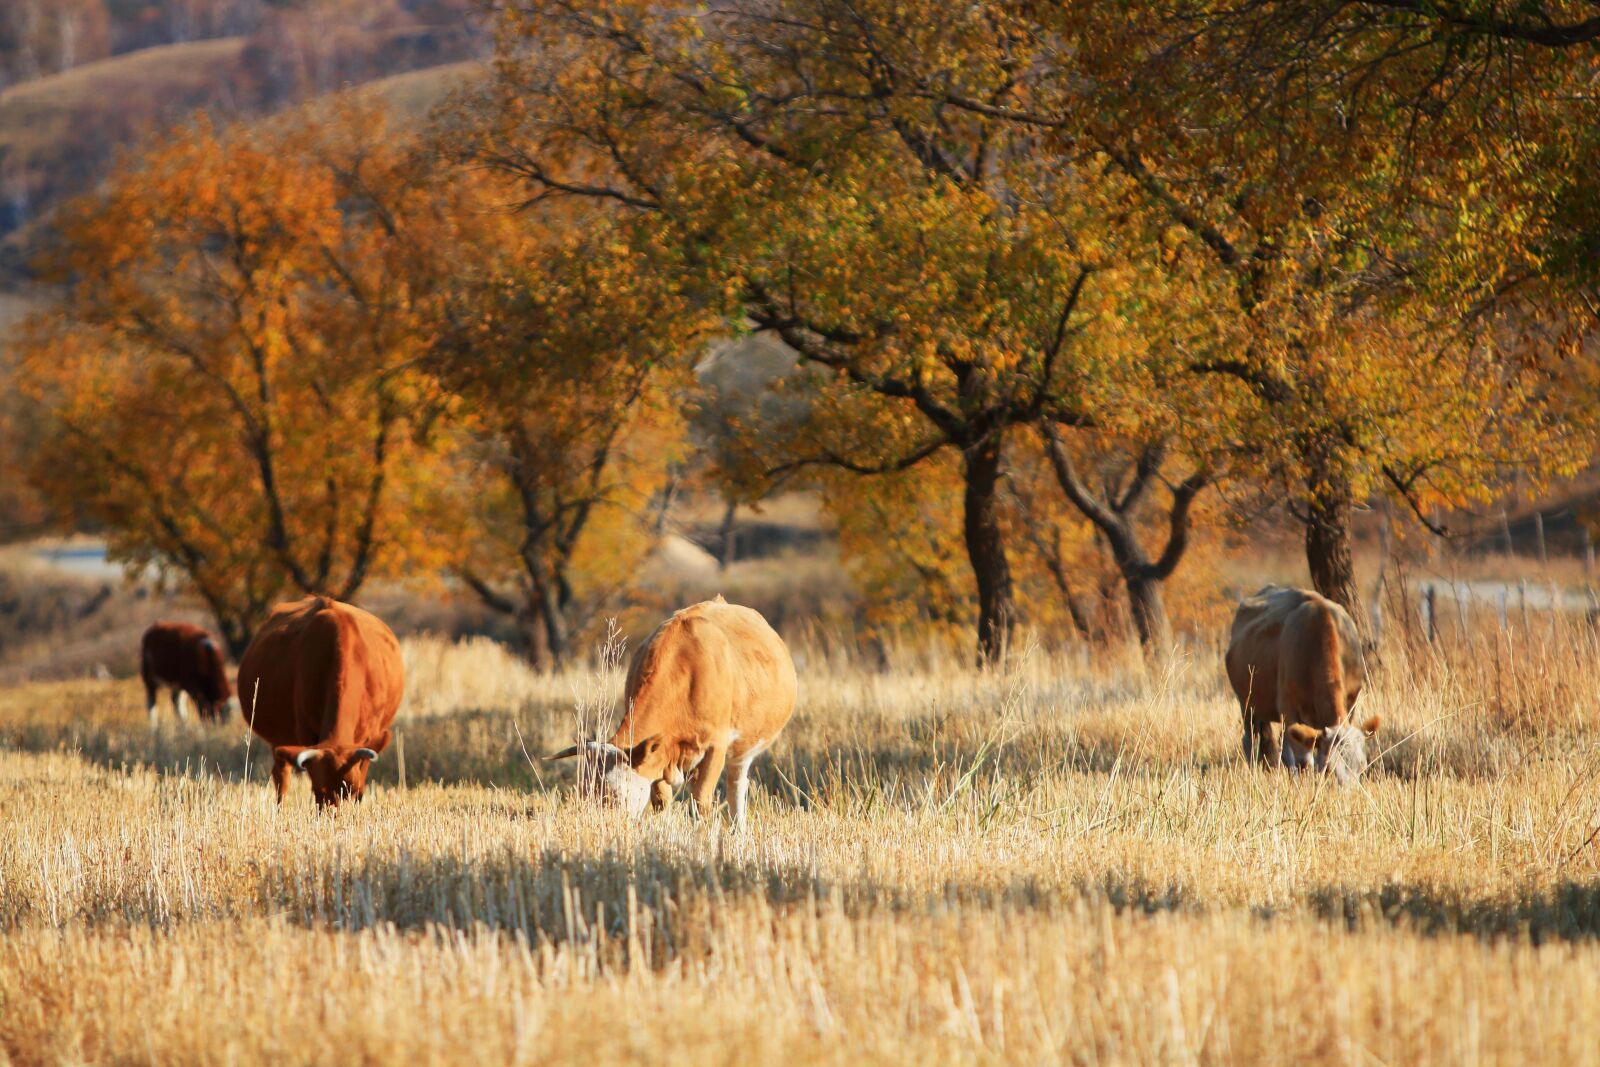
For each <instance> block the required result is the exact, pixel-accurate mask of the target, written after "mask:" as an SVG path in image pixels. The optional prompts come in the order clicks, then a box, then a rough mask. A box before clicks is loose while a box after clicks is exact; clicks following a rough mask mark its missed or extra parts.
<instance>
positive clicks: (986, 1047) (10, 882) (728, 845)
mask: <svg viewBox="0 0 1600 1067" xmlns="http://www.w3.org/2000/svg"><path fill="white" fill-rule="evenodd" d="M1593 640H1594V639H1593V636H1592V635H1591V634H1589V633H1588V632H1587V631H1586V629H1585V628H1584V627H1582V626H1581V625H1564V626H1559V627H1554V628H1546V630H1545V631H1543V632H1534V630H1533V629H1531V628H1530V629H1529V630H1527V631H1519V632H1514V633H1506V634H1501V633H1498V632H1496V633H1493V634H1490V633H1487V632H1486V633H1484V634H1482V635H1481V636H1479V637H1473V638H1471V639H1470V640H1463V641H1457V642H1455V643H1453V644H1452V643H1450V642H1447V641H1444V640H1441V641H1439V642H1436V643H1434V644H1432V645H1429V644H1427V643H1426V642H1425V641H1420V642H1419V641H1409V642H1408V641H1407V640H1403V639H1400V638H1396V639H1395V640H1394V641H1392V642H1391V644H1390V645H1389V646H1388V647H1386V649H1385V652H1384V655H1383V657H1382V660H1381V663H1380V664H1379V665H1378V667H1377V669H1376V670H1375V677H1374V685H1373V687H1372V689H1371V690H1370V692H1369V693H1368V694H1367V695H1366V696H1365V697H1364V698H1363V703H1364V704H1366V703H1370V704H1371V706H1372V707H1373V709H1374V710H1376V711H1379V712H1381V713H1382V714H1383V715H1384V716H1385V718H1386V725H1385V728H1384V734H1383V736H1384V738H1385V744H1386V746H1387V750H1386V751H1385V753H1384V755H1383V757H1382V758H1381V759H1380V760H1379V761H1378V765H1377V767H1376V768H1375V770H1374V773H1373V774H1372V775H1371V776H1370V777H1369V778H1368V779H1367V780H1366V781H1365V782H1364V783H1363V784H1362V785H1361V786H1360V787H1359V788H1355V789H1349V790H1344V789H1338V788H1335V787H1333V786H1332V785H1331V783H1329V782H1327V781H1324V780H1320V779H1312V778H1305V779H1295V778H1291V777H1289V776H1287V775H1263V774H1258V773H1256V772H1255V771H1253V770H1251V769H1249V768H1247V767H1244V766H1242V765H1241V762H1240V758H1239V755H1238V719H1237V711H1236V709H1235V707H1234V705H1233V703H1232V698H1231V696H1229V695H1228V694H1226V693H1225V692H1224V691H1223V687H1222V684H1221V681H1220V672H1219V670H1218V667H1217V663H1216V659H1215V651H1214V650H1211V649H1191V650H1189V651H1187V652H1185V653H1181V654H1179V655H1177V656H1175V657H1174V658H1172V659H1170V660H1169V661H1167V662H1164V663H1161V664H1158V665H1154V666H1147V665H1145V664H1144V663H1143V662H1142V661H1140V660H1138V659H1137V658H1135V657H1133V656H1132V655H1131V654H1127V653H1123V652H1115V653H1088V652H1085V651H1081V650H1080V651H1067V652H1058V653H1044V652H1039V651H1035V652H1032V653H1025V652H1024V653H1019V654H1018V655H1017V656H1016V657H1015V658H1014V660H1013V662H1012V663H1011V664H1010V665H1008V667H1007V668H1006V669H1004V670H999V671H992V672H987V673H979V672H976V671H973V670H971V669H969V668H967V667H966V666H964V665H963V664H962V663H961V662H960V661H958V660H957V659H954V658H952V657H951V656H949V655H947V654H945V653H942V652H939V651H937V650H933V651H923V652H919V651H917V650H898V651H895V652H892V653H891V655H890V656H889V662H888V663H886V664H882V665H879V664H876V663H875V664H874V665H873V666H866V665H864V664H863V663H862V662H861V661H860V660H859V659H857V658H855V657H852V656H851V655H849V654H848V653H847V652H845V651H843V650H841V649H839V648H837V647H835V648H828V647H818V648H807V649H802V650H801V651H800V653H799V658H800V660H801V672H800V673H801V677H802V695H801V703H800V710H799V713H798V714H797V716H796V719H795V721H794V723H793V724H792V725H791V726H790V728H789V730H788V731H787V732H786V733H785V735H784V736H783V738H782V740H781V741H780V743H779V744H778V745H777V746H776V747H775V749H774V751H773V752H772V754H771V756H770V758H769V759H766V760H764V761H763V762H761V763H759V764H758V765H757V769H756V772H755V773H756V778H757V784H756V787H755V789H753V791H752V794H753V795H752V829H751V831H750V832H749V833H747V834H743V835H737V834H733V833H731V832H728V831H726V830H725V829H723V828H722V827H720V826H717V825H707V824H704V823H700V822H698V821H696V820H694V819H692V818H691V817H690V815H689V814H688V812H687V810H686V809H687V805H683V804H680V805H679V806H678V809H677V810H675V811H674V812H672V813H670V814H668V815H667V816H664V817H653V818H646V819H645V820H643V821H641V822H638V823H633V822H629V821H627V820H625V819H622V818H620V817H617V816H616V815H614V814H611V813H607V812H602V811H597V810H595V809H593V808H591V807H589V806H586V805H584V804H581V803H579V802H577V801H574V800H573V799H571V798H570V797H569V796H568V795H567V793H566V791H565V789H564V783H565V782H566V780H567V779H566V778H565V774H566V773H567V771H566V770H565V769H564V768H562V769H561V770H560V771H559V772H557V773H552V771H551V770H549V769H547V767H545V766H543V765H540V764H538V763H537V762H535V761H530V759H529V758H528V757H529V756H530V755H534V756H536V755H537V754H538V753H539V752H540V751H542V750H545V749H546V747H547V746H555V745H557V744H564V743H566V742H567V740H569V739H570V737H571V735H572V733H573V732H574V731H575V730H583V731H585V732H595V731H596V730H597V728H598V727H601V726H602V725H603V726H606V727H609V725H610V724H611V720H610V716H611V715H612V714H613V712H611V711H610V710H609V704H610V702H611V701H613V700H614V699H615V696H616V692H617V690H618V689H619V688H620V670H619V669H618V667H617V666H616V663H617V659H616V658H615V657H613V659H612V660H611V661H610V664H609V665H602V666H600V667H598V668H597V667H596V666H594V665H590V666H586V667H581V668H575V669H573V670H571V671H568V672H565V673H562V674H556V675H541V674H537V673H534V672H531V671H528V670H526V669H525V668H523V667H522V666H520V665H519V664H518V663H517V662H516V661H514V660H511V659H509V658H507V657H505V656H504V655H503V654H502V653H501V652H500V651H499V650H498V649H496V648H495V647H494V646H491V645H485V644H477V643H466V644H462V645H448V644H445V643H442V642H436V641H428V640H410V641H407V642H406V645H405V652H406V657H407V663H408V667H409V670H410V672H411V679H412V685H411V692H410V695H409V697H408V704H407V707H406V710H405V711H404V712H403V715H404V719H403V730H404V733H405V737H406V742H405V743H406V752H407V762H408V767H407V778H408V781H409V782H410V783H411V788H409V789H406V790H401V789H399V788H398V787H397V785H396V775H395V767H394V765H393V761H392V760H391V759H389V758H387V757H386V759H385V760H382V761H380V762H379V764H378V765H377V766H376V768H375V770H376V771H377V772H378V773H377V775H376V776H375V777H376V778H377V783H378V784H377V785H376V786H375V787H374V788H373V789H372V790H371V791H370V792H369V796H368V800H367V801H366V802H365V803H364V804H362V805H360V806H359V807H354V808H347V809H344V810H341V811H340V812H338V813H337V814H336V815H333V816H331V817H330V816H326V815H319V814H318V813H316V812H315V811H314V810H313V808H312V805H311V803H310V799H309V797H308V795H307V794H306V792H305V791H304V789H303V787H302V788H301V789H297V790H296V791H295V792H293V793H291V796H290V801H289V802H288V803H287V804H285V805H284V806H283V807H281V808H280V807H278V806H277V805H276V804H274V803H273V802H272V800H271V797H270V791H269V790H268V789H267V788H266V786H265V785H264V783H263V780H262V779H263V773H262V772H263V770H264V766H265V760H264V753H263V752H262V751H261V749H260V746H259V745H256V746H255V748H254V751H253V752H252V753H251V754H250V755H249V756H248V757H247V755H246V748H247V746H246V744H245V736H244V734H243V733H242V732H241V731H240V730H239V729H237V724H235V728H231V729H215V728H208V727H203V726H200V725H197V724H193V723H191V724H188V725H177V724H172V723H167V724H164V725H163V726H162V728H161V729H159V730H158V731H156V732H155V733H154V734H151V733H150V731H149V730H148V729H147V728H146V727H145V726H144V725H143V723H142V715H143V711H142V701H141V699H140V695H139V694H138V692H137V691H136V686H134V685H132V684H129V683H89V682H80V683H70V684H57V685H38V686H31V687H25V688H20V689H14V690H10V691H6V692H3V693H0V748H3V749H4V751H0V824H3V825H4V826H5V828H6V829H5V831H4V832H5V835H6V836H5V847H4V848H0V1062H7V1061H14V1062H17V1063H76V1062H107V1061H115V1062H152V1063H154V1062H160V1063H186V1062H193V1063H212V1062H251V1061H255V1060H260V1059H266V1058H268V1057H271V1058H273V1059H274V1060H277V1061H282V1062H289V1063H333V1062H349V1061H358V1062H362V1061H374V1062H375V1061H378V1060H380V1059H382V1060H390V1059H397V1058H400V1057H404V1058H406V1059H408V1060H415V1061H420V1062H427V1063H434V1062H438V1063H444V1062H461V1061H463V1060H488V1061H500V1062H578V1061H582V1062H586V1063H592V1062H615V1061H622V1060H629V1061H642V1062H649V1063H677V1062H685V1063H688V1062H693V1063H696V1064H701V1063H705V1062H708V1061H709V1062H734V1061H741V1062H761V1061H765V1060H769V1059H782V1060H783V1061H785V1062H798V1063H811V1062H817V1063H820V1062H882V1063H910V1062H951V1063H955V1062H1054V1061H1070V1062H1084V1063H1099V1062H1114V1063H1133V1062H1173V1063H1180V1062H1181V1063H1187V1062H1207V1063H1227V1062H1291V1061H1292V1062H1297V1063H1301V1062H1312V1063H1322V1062H1327V1063H1335V1062H1337V1063H1356V1062H1362V1063H1364V1062H1373V1061H1377V1062H1417V1063H1426V1062H1447V1063H1463V1062H1487V1063H1499V1062H1506V1063H1509V1062H1541V1061H1543V1062H1549V1061H1561V1062H1563V1063H1585V1062H1590V1061H1593V1060H1596V1059H1600V1053H1597V1052H1596V1051H1595V1045H1594V1042H1593V1041H1592V1040H1591V1039H1590V1038H1589V1029H1588V1027H1587V1020H1588V1016H1589V1013H1590V1008H1589V1006H1590V1005H1591V1004H1592V1003H1593V1001H1594V998H1595V996H1596V995H1597V993H1600V949H1597V948H1596V946H1595V945H1594V941H1595V939H1596V937H1597V936H1600V879H1597V873H1600V872H1597V865H1600V848H1597V845H1596V841H1597V837H1600V821H1597V814H1600V759H1597V753H1596V751H1595V748H1594V744H1593V741H1592V738H1591V735H1592V732H1593V726H1594V722H1595V718H1596V716H1595V709H1594V698H1593V696H1592V695H1590V696H1589V697H1588V698H1587V699H1585V696H1584V694H1585V692H1587V693H1588V694H1594V693H1595V692H1596V691H1597V688H1600V686H1597V685H1596V683H1600V676H1597V672H1596V669H1595V667H1594V663H1595V659H1594V656H1593V652H1594V648H1593ZM1493 642H1498V644H1493V645H1492V643H1493ZM1491 647H1498V648H1502V649H1503V651H1504V654H1503V655H1502V656H1501V658H1500V659H1499V660H1498V661H1496V660H1495V659H1494V658H1493V657H1492V656H1491V655H1490V651H1491ZM1496 671H1499V672H1500V674H1499V675H1498V677H1499V681H1500V683H1501V689H1500V692H1501V694H1502V695H1501V696H1500V697H1499V698H1495V699H1491V698H1490V697H1489V696H1488V695H1487V692H1488V687H1489V684H1490V683H1491V682H1492V681H1493V680H1494V679H1495V678H1496V674H1495V672H1496ZM1563 701H1565V702H1567V703H1566V704H1562V706H1561V708H1560V709H1559V710H1560V713H1559V714H1550V715H1546V716H1539V715H1537V714H1535V713H1534V711H1535V709H1536V708H1538V707H1541V706H1549V707H1554V706H1555V705H1557V704H1561V702H1563ZM247 758H248V759H249V766H248V771H247V767H246V760H247Z"/></svg>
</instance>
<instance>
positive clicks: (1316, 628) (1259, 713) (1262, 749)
mask: <svg viewBox="0 0 1600 1067" xmlns="http://www.w3.org/2000/svg"><path fill="white" fill-rule="evenodd" d="M1224 663H1225V664H1226V666H1227V671H1228V681H1229V683H1231V684H1232V686H1233V691H1234V694H1235V695H1236V696H1237V697H1238V698H1239V711H1240V714H1241V717H1242V718H1243V720H1244V736H1243V738H1242V739H1241V741H1240V745H1241V747H1242V748H1243V749H1244V755H1245V758H1246V759H1249V758H1250V756H1251V751H1252V749H1253V750H1254V752H1255V756H1256V759H1257V761H1258V762H1260V763H1262V764H1265V765H1267V766H1271V765H1273V764H1276V763H1278V762H1280V761H1281V762H1282V763H1283V764H1284V765H1286V766H1288V767H1289V768H1290V769H1291V770H1293V769H1298V768H1300V767H1315V768H1316V769H1318V770H1331V771H1333V773H1334V774H1335V775H1336V776H1337V777H1338V778H1339V780H1340V781H1341V782H1350V781H1354V780H1355V779H1356V778H1358V777H1360V776H1361V773H1362V772H1363V771H1365V770H1366V768H1367V759H1368V757H1367V739H1368V738H1369V737H1371V736H1372V735H1373V734H1374V733H1376V732H1377V730H1378V726H1379V719H1378V717H1377V716H1373V717H1372V718H1370V719H1368V720H1367V721H1366V722H1365V723H1363V724H1361V726H1359V727H1357V726H1355V725H1352V723H1351V722H1350V709H1351V707H1352V706H1353V705H1354V704H1355V702H1356V697H1358V696H1359V695H1360V694H1361V686H1362V683H1363V682H1364V681H1365V679H1366V665H1365V662H1364V660H1363V658H1362V654H1361V638H1360V635H1359V634H1358V633H1357V632H1356V624H1355V621H1354V620H1353V619H1351V618H1350V613H1349V612H1347V611H1345V610H1344V608H1342V607H1340V606H1339V605H1338V604H1335V603H1334V602H1333V601H1331V600H1328V599H1327V598H1326V597H1323V596H1320V595H1318V594H1317V593H1314V592H1311V591H1310V590H1308V589H1287V588H1284V587H1282V586H1276V585H1269V586H1266V587H1265V588H1263V589H1262V590H1261V591H1260V592H1258V593H1256V595H1255V596H1253V597H1250V598H1249V599H1247V600H1245V601H1244V602H1243V603H1241V604H1240V605H1239V610H1238V612H1237V613H1235V615H1234V617H1233V632H1232V634H1231V636H1230V638H1229V641H1228V652H1227V656H1226V657H1225V659H1224ZM1275 723H1281V724H1282V725H1283V739H1282V744H1281V747H1280V746H1279V745H1278V744H1276V743H1275V739H1274V738H1273V725H1274V724H1275Z"/></svg>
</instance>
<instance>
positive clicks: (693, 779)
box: [689, 748, 728, 819]
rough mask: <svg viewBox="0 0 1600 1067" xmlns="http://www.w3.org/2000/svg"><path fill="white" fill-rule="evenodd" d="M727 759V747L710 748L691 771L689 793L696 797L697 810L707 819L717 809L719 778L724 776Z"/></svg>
mask: <svg viewBox="0 0 1600 1067" xmlns="http://www.w3.org/2000/svg"><path fill="white" fill-rule="evenodd" d="M727 759H728V750H727V749H726V748H713V749H710V750H708V751H707V752H706V754H705V758H704V759H702V760H701V761H700V762H699V763H698V764H697V765H696V766H695V769H694V770H692V771H690V772H689V774H690V783H689V793H690V795H691V796H693V797H694V806H695V808H696V810H698V811H699V812H700V814H701V815H702V816H704V817H705V818H707V819H709V818H711V813H712V812H714V811H715V810H716V801H717V779H718V778H720V777H722V766H723V764H724V763H726V762H727Z"/></svg>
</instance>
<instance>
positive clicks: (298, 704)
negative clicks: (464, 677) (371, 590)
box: [239, 597, 405, 806]
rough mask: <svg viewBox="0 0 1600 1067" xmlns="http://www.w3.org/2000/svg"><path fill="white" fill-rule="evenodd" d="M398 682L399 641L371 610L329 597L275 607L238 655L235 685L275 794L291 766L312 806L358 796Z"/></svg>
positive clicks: (394, 707) (396, 703)
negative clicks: (304, 780)
mask: <svg viewBox="0 0 1600 1067" xmlns="http://www.w3.org/2000/svg"><path fill="white" fill-rule="evenodd" d="M404 685H405V668H404V666H403V665H402V663H401V660H400V643H399V642H398V641H396V640H395V636H394V631H393V630H390V629H389V627H387V626H385V625H384V624H383V622H382V621H381V620H379V619H378V618H377V617H376V616H374V615H370V614H368V613H367V612H365V611H362V610H361V609H360V608H356V607H351V606H350V605H349V604H341V603H340V602H338V601H337V600H333V599H330V598H327V597H308V598H307V599H305V600H299V601H295V602H294V603H292V604H279V605H278V606H277V607H276V608H273V609H272V614H271V615H270V616H269V617H268V618H267V621H266V623H265V624H264V625H263V626H262V627H261V630H260V632H259V633H257V634H256V637H255V640H253V641H252V642H250V647H249V648H248V649H246V650H245V654H244V659H242V660H241V661H240V662H239V691H240V692H241V693H244V694H246V695H247V697H248V698H250V699H251V704H250V706H249V707H248V708H247V710H246V715H247V716H248V717H249V719H250V725H251V728H252V729H253V730H255V732H256V735H257V736H259V737H260V738H261V739H262V740H263V741H265V742H266V743H267V744H269V745H271V746H272V780H273V783H274V784H275V785H276V786H277V788H278V800H279V802H280V803H281V802H282V801H283V796H284V793H286V792H287V791H288V789H289V777H290V775H292V774H293V773H294V772H295V771H297V770H300V771H305V772H307V774H308V775H309V776H310V778H311V789H312V792H313V793H315V794H316V798H317V804H318V805H319V806H326V805H331V804H337V803H339V801H340V800H342V799H344V798H345V797H354V798H355V799H356V800H360V799H361V794H362V792H363V791H364V790H365V789H366V785H367V769H368V767H369V766H370V765H371V763H372V761H373V760H375V759H377V758H378V753H380V752H382V751H383V750H384V749H385V748H387V747H388V745H389V726H390V724H391V723H393V722H394V716H395V712H396V711H398V710H399V708H400V695H401V692H402V690H403V688H404Z"/></svg>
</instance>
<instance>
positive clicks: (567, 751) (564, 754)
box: [545, 745, 583, 763]
mask: <svg viewBox="0 0 1600 1067" xmlns="http://www.w3.org/2000/svg"><path fill="white" fill-rule="evenodd" d="M581 751H583V748H582V746H580V745H573V746H572V747H571V748H564V749H562V750H561V751H560V752H557V753H556V754H555V755H553V756H546V757H545V760H546V762H549V763H554V762H555V761H556V760H558V759H571V758H572V757H573V756H576V755H577V754H578V753H579V752H581Z"/></svg>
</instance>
